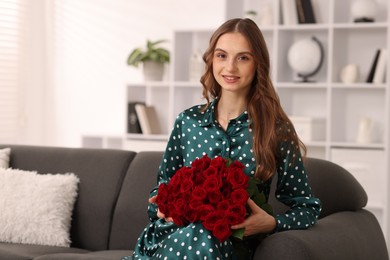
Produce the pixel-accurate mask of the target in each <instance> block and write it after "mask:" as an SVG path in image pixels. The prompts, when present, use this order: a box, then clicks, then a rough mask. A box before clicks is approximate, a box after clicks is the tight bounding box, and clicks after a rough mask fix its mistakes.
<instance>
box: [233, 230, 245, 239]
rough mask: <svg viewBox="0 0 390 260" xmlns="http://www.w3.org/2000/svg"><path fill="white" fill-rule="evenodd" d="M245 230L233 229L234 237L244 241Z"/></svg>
mask: <svg viewBox="0 0 390 260" xmlns="http://www.w3.org/2000/svg"><path fill="white" fill-rule="evenodd" d="M244 232H245V228H240V229H232V236H233V237H235V238H238V239H240V240H242V239H243V238H244Z"/></svg>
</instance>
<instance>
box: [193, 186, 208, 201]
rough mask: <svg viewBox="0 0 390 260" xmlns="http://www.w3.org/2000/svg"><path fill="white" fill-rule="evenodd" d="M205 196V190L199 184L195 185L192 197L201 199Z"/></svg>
mask: <svg viewBox="0 0 390 260" xmlns="http://www.w3.org/2000/svg"><path fill="white" fill-rule="evenodd" d="M206 196H207V191H206V190H205V189H203V187H201V186H196V187H195V188H194V189H193V191H192V198H193V199H195V200H203V199H205V198H206Z"/></svg>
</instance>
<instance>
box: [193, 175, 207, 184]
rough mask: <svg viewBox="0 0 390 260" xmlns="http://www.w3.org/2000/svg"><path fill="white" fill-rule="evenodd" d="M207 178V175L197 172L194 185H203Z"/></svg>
mask: <svg viewBox="0 0 390 260" xmlns="http://www.w3.org/2000/svg"><path fill="white" fill-rule="evenodd" d="M205 180H206V177H205V176H204V175H203V174H201V173H200V172H199V173H197V174H195V176H194V185H195V186H202V185H203V183H204V181H205Z"/></svg>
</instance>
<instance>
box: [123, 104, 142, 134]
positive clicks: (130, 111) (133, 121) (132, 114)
mask: <svg viewBox="0 0 390 260" xmlns="http://www.w3.org/2000/svg"><path fill="white" fill-rule="evenodd" d="M137 104H144V103H143V102H129V103H128V104H127V133H130V134H141V133H142V130H141V125H140V124H139V120H138V116H137V112H136V111H135V106H136V105H137Z"/></svg>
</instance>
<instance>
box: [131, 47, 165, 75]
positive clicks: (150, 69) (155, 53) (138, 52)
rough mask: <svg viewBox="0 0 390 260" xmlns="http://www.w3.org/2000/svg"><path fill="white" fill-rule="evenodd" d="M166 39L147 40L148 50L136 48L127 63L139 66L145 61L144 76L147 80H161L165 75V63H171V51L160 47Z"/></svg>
mask: <svg viewBox="0 0 390 260" xmlns="http://www.w3.org/2000/svg"><path fill="white" fill-rule="evenodd" d="M163 42H165V40H159V41H155V42H152V41H149V40H148V41H147V43H146V50H143V49H142V48H135V49H134V50H133V51H132V52H131V53H130V55H129V57H128V58H127V65H129V66H134V67H138V65H139V64H140V63H143V70H144V78H145V80H146V81H160V80H162V79H163V76H164V65H165V63H169V58H170V55H169V51H168V50H167V49H164V48H161V47H158V46H159V44H161V43H163Z"/></svg>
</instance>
